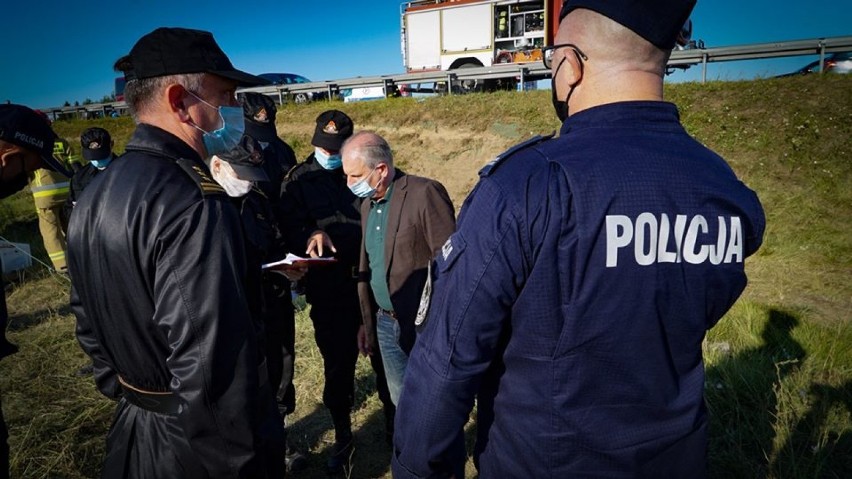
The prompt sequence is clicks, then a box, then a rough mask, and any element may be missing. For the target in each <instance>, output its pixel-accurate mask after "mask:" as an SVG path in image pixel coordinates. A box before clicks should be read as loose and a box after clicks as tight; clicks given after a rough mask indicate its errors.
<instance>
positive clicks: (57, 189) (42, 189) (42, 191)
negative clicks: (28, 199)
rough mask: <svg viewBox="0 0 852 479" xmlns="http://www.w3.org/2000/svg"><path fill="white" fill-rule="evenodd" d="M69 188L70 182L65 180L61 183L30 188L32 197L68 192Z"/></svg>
mask: <svg viewBox="0 0 852 479" xmlns="http://www.w3.org/2000/svg"><path fill="white" fill-rule="evenodd" d="M70 190H71V183H69V182H67V181H65V182H62V183H54V184H50V185H44V186H35V187H32V188H30V191H32V193H33V198H43V197H45V196H55V195H62V194H68V192H69V191H70Z"/></svg>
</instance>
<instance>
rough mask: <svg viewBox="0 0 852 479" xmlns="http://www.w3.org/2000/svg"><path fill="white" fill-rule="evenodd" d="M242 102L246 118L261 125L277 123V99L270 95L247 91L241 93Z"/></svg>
mask: <svg viewBox="0 0 852 479" xmlns="http://www.w3.org/2000/svg"><path fill="white" fill-rule="evenodd" d="M240 103H241V104H242V105H243V115H244V116H245V117H246V120H248V121H252V122H254V123H259V124H261V125H269V124H275V114H276V113H278V108H277V107H276V106H275V100H273V99H272V97H270V96H269V95H264V94H263V93H257V92H253V91H247V92H245V93H242V94H241V95H240Z"/></svg>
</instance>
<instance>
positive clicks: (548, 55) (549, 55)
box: [541, 43, 589, 69]
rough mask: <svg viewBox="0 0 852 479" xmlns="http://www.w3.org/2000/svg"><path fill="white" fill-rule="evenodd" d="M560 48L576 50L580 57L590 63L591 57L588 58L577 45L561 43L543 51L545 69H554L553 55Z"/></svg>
mask: <svg viewBox="0 0 852 479" xmlns="http://www.w3.org/2000/svg"><path fill="white" fill-rule="evenodd" d="M560 48H570V49H572V50H574V53H576V54H577V56H578V57H580V58H582V59H583V60H584V61H589V57H587V56H586V54H585V53H583V51H582V50H580V47H578V46H577V45H574V44H573V43H560V44H559V45H550V46H549V47H544V48H542V49H541V61H542V62H543V63H544V67H545V68H547V69H550V68H552V66H553V53H554V52H555V51H556V50H558V49H560Z"/></svg>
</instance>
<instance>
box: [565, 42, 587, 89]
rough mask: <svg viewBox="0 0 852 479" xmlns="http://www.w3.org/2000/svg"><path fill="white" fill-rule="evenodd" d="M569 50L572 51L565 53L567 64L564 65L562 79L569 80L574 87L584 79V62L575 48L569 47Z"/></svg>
mask: <svg viewBox="0 0 852 479" xmlns="http://www.w3.org/2000/svg"><path fill="white" fill-rule="evenodd" d="M567 50H569V51H570V53H569V52H566V54H565V65H563V66H562V69H563V70H565V73H564V74H563V75H564V76H563V77H562V79H563V81H567V84H568V85H569V86H571V87H574V86H575V85H577V83H579V82H580V80H582V79H583V62H582V60H581V59H580V54H579V53H577V51H576V50H574V49H573V48H568V49H567Z"/></svg>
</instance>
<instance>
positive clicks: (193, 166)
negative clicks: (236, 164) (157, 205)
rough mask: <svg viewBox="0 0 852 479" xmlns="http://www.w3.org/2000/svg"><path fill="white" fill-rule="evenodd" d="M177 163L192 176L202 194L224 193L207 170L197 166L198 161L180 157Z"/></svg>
mask: <svg viewBox="0 0 852 479" xmlns="http://www.w3.org/2000/svg"><path fill="white" fill-rule="evenodd" d="M177 164H178V165H179V166H180V167H181V169H182V170H183V171H184V172H186V174H187V175H189V177H190V178H192V181H193V183H195V184H196V185H198V188H199V189H200V190H201V195H202V196H208V195H217V194H223V195H224V194H226V193H225V189H224V188H222V186H221V185H219V183H216V181H214V180H213V178H210V175H209V174H208V173H207V170H206V169H205V168H202V167H201V166H199V165H198V163H196V162H194V161H192V160H187V159H186V158H181V159H179V160H177Z"/></svg>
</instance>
